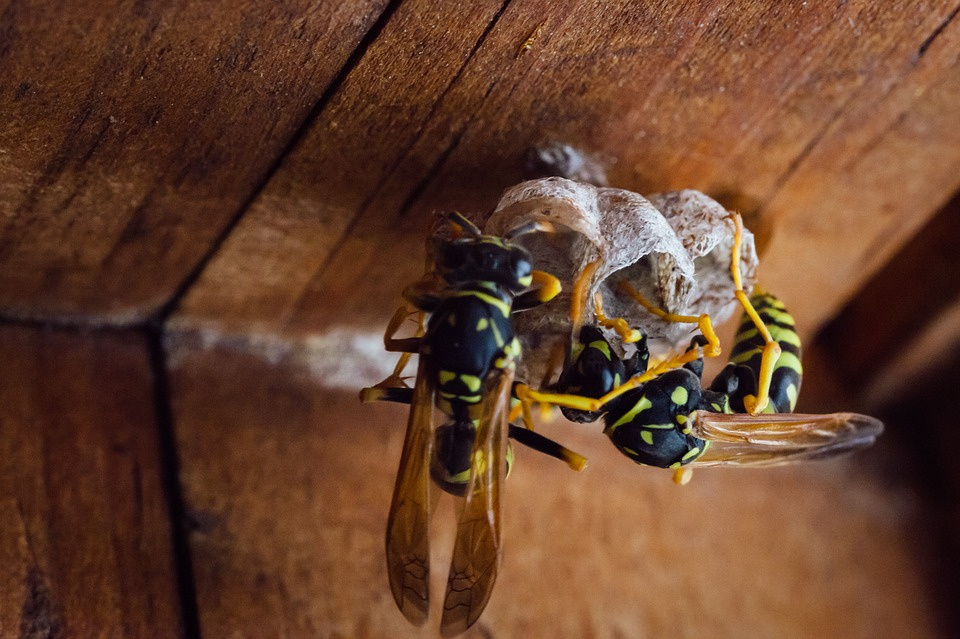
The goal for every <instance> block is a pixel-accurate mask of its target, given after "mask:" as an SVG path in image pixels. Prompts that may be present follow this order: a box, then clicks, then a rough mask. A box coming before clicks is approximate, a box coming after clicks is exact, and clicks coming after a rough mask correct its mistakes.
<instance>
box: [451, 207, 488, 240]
mask: <svg viewBox="0 0 960 639" xmlns="http://www.w3.org/2000/svg"><path fill="white" fill-rule="evenodd" d="M447 220H448V221H449V222H450V224H452V225H453V226H454V228H455V229H457V230H458V231H460V232H463V233H466V234H467V235H471V236H473V237H480V235H481V233H480V229H478V228H477V225H476V224H474V223H473V222H471V221H470V220H468V219H467V218H466V217H464V216H463V214H462V213H460V212H458V211H451V212H450V213H447Z"/></svg>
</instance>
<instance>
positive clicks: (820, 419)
mask: <svg viewBox="0 0 960 639" xmlns="http://www.w3.org/2000/svg"><path fill="white" fill-rule="evenodd" d="M693 432H694V434H695V435H696V436H697V437H701V438H703V439H707V440H710V447H709V448H707V451H706V452H705V453H704V454H703V455H701V456H700V457H699V458H697V460H696V461H695V462H693V463H694V464H695V465H697V466H718V465H721V464H738V465H750V466H775V465H777V464H788V463H792V462H798V461H808V460H817V459H828V458H830V457H837V456H839V455H843V454H845V453H849V452H852V451H855V450H859V449H861V448H866V447H867V446H870V445H871V444H873V442H874V441H876V439H877V437H878V436H879V435H880V433H882V432H883V423H881V422H880V421H879V420H877V419H874V418H873V417H868V416H867V415H858V414H857V413H831V414H827V415H805V414H803V413H774V414H763V415H756V416H751V415H746V414H740V413H737V414H733V415H729V414H723V413H710V412H706V411H699V412H698V413H697V419H696V420H695V422H694V425H693Z"/></svg>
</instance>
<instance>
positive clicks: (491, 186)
mask: <svg viewBox="0 0 960 639" xmlns="http://www.w3.org/2000/svg"><path fill="white" fill-rule="evenodd" d="M953 4H954V3H948V2H943V3H934V5H931V6H930V7H928V8H929V11H925V12H923V13H922V14H920V15H918V14H917V13H916V12H915V11H913V10H912V9H911V8H910V7H909V6H907V5H906V4H900V3H879V4H878V3H869V2H851V3H846V4H844V5H841V6H837V7H834V6H830V7H826V6H824V5H813V4H809V3H808V5H802V6H801V5H795V6H794V5H791V6H790V7H785V6H783V5H782V3H771V2H751V3H742V4H738V5H737V6H736V7H729V6H727V5H726V4H722V3H695V4H692V5H679V4H671V5H669V6H666V5H664V6H657V7H652V8H651V7H645V8H643V9H641V8H639V7H638V6H637V5H636V4H635V3H622V4H613V5H611V4H610V3H606V4H603V5H595V4H590V3H585V4H580V3H574V2H569V3H564V4H562V5H559V6H558V5H550V7H549V8H548V6H547V4H546V3H523V4H522V5H520V4H516V5H515V4H511V5H509V6H507V7H506V9H503V10H501V6H500V5H499V3H494V4H490V3H483V2H477V3H474V4H470V5H468V6H469V8H470V10H469V11H468V10H466V8H465V7H462V6H460V7H457V8H456V9H453V8H451V7H450V6H449V5H443V6H440V5H438V4H437V3H431V2H426V1H425V0H424V1H415V0H411V1H410V2H405V3H403V5H401V7H400V8H398V10H397V12H396V13H395V15H394V16H393V17H392V19H391V20H390V21H389V22H388V23H387V25H386V26H385V27H384V29H383V31H382V32H381V33H380V35H379V37H378V38H377V40H376V41H375V42H374V43H372V45H371V47H370V49H369V51H368V52H367V55H365V56H364V57H363V59H361V60H360V61H359V62H358V64H357V66H356V67H355V68H354V69H353V70H352V72H351V73H350V74H349V75H348V76H347V77H346V78H345V79H344V83H343V88H342V91H340V92H339V93H338V94H337V95H336V96H335V97H334V99H333V100H332V101H331V102H330V103H329V105H328V107H327V108H326V109H325V110H324V111H323V112H322V113H321V114H320V115H319V117H318V119H317V120H316V122H315V123H314V124H313V126H312V127H311V128H310V130H309V131H308V132H307V133H306V135H305V136H304V138H303V140H302V143H301V144H299V145H298V146H297V148H295V149H294V150H293V151H292V152H291V154H290V155H289V156H288V158H287V159H286V160H285V162H284V164H283V166H281V167H280V168H279V170H278V171H277V173H276V175H275V176H274V179H273V180H271V182H270V183H269V184H268V185H267V186H266V187H265V189H264V190H263V192H262V193H261V195H260V196H259V197H258V198H257V199H256V200H255V201H254V202H253V204H252V206H251V209H250V213H249V214H248V215H247V216H246V217H245V218H244V219H243V220H242V221H241V223H240V224H239V225H238V227H237V229H236V231H235V232H234V233H233V234H232V235H231V237H230V238H229V239H228V241H227V242H226V243H225V244H224V246H223V249H222V251H221V252H220V253H219V254H218V256H217V258H216V259H215V260H214V261H213V262H212V263H211V264H210V268H208V269H207V270H206V271H205V272H204V273H203V275H202V276H201V277H200V279H199V280H198V282H197V285H196V286H195V287H194V288H193V289H192V290H191V291H190V294H189V296H188V297H187V299H186V300H185V301H184V304H183V305H182V307H181V312H180V313H179V315H178V316H177V317H176V318H175V320H174V324H173V326H174V327H175V328H177V329H178V330H179V329H184V330H191V329H192V328H193V329H200V328H202V329H204V330H208V335H215V334H220V335H224V334H231V335H233V336H235V337H236V336H237V335H242V334H244V333H245V332H247V331H248V329H249V330H251V331H253V332H255V333H257V334H269V335H286V336H287V337H289V338H293V339H300V338H313V337H317V336H323V335H329V334H332V333H333V332H335V331H336V330H340V329H345V328H348V329H350V330H359V331H366V332H367V333H365V334H372V333H373V332H374V331H376V330H377V327H378V326H382V324H383V323H384V322H385V320H386V318H387V317H388V316H389V314H390V313H391V312H392V310H393V307H394V306H395V304H396V301H397V300H398V294H399V291H400V290H401V289H402V288H403V286H404V285H405V284H406V283H408V282H409V281H411V280H412V279H414V278H416V277H417V275H418V274H419V273H420V272H421V270H422V254H423V253H422V245H423V239H424V237H425V235H426V234H427V231H428V229H429V228H430V223H431V222H430V220H431V215H432V214H433V213H434V212H435V211H438V210H446V209H459V210H462V211H466V212H473V213H474V214H478V213H479V214H480V215H479V217H482V212H483V211H486V210H489V209H490V208H491V207H492V206H493V205H494V204H495V202H496V200H497V197H498V194H499V192H500V191H501V190H502V189H503V188H505V187H507V186H509V185H511V184H513V183H515V182H518V181H519V180H521V179H522V178H523V176H524V173H523V169H522V166H523V158H524V157H525V155H526V153H527V151H528V150H529V149H530V148H531V147H533V146H536V145H538V144H541V143H543V142H545V141H548V140H559V141H562V142H566V143H570V144H572V145H574V146H576V147H578V148H580V149H581V150H583V151H584V152H587V153H591V154H593V155H595V156H598V157H601V158H605V159H606V162H607V165H608V172H609V175H610V181H611V183H613V184H615V185H618V186H625V187H628V188H634V189H637V190H640V191H647V192H649V191H653V190H662V189H670V188H680V187H692V188H699V189H701V190H705V191H707V192H711V193H718V194H724V195H725V196H727V197H733V196H739V199H740V201H753V202H755V203H756V206H757V209H758V213H757V214H756V216H755V224H757V225H759V226H761V227H763V228H770V229H772V230H773V239H772V244H771V245H770V250H769V251H768V252H767V254H766V256H765V259H764V265H763V269H762V279H763V281H764V282H765V283H766V284H767V285H768V287H769V288H771V289H773V290H777V291H778V292H781V293H782V296H783V297H784V298H785V300H786V302H787V303H788V305H789V306H790V307H791V309H792V310H793V311H794V313H795V314H796V315H797V316H798V321H799V322H800V326H801V330H802V332H803V333H804V336H809V335H810V334H811V333H812V332H813V331H814V330H815V329H816V327H817V326H819V325H820V323H822V322H823V321H824V320H825V319H826V318H828V317H830V316H831V315H832V314H833V313H834V312H835V310H836V309H837V308H838V307H839V306H840V305H841V304H842V303H843V301H844V300H845V299H846V296H848V295H849V294H850V293H851V292H852V291H854V290H856V288H857V286H858V285H859V284H860V283H861V282H863V281H864V280H865V279H866V278H867V277H869V275H870V274H871V273H872V272H873V271H874V270H876V268H878V267H879V266H880V264H881V261H879V260H878V258H876V256H878V255H884V256H888V255H889V254H890V252H891V251H892V250H893V249H894V248H895V247H896V246H899V245H900V244H902V243H903V242H904V241H906V239H907V238H909V237H910V235H911V234H913V233H914V232H915V231H916V230H917V229H918V228H919V227H920V226H922V224H923V222H924V220H926V219H929V217H930V216H931V215H932V214H933V212H934V211H935V210H936V209H937V207H939V206H940V205H941V204H942V202H943V200H944V199H945V197H946V196H945V194H946V193H950V192H953V190H955V189H956V188H957V186H958V185H960V177H958V176H957V175H956V172H955V171H952V170H951V167H954V166H956V165H958V163H960V140H958V139H956V136H954V135H953V133H952V131H953V129H954V128H955V127H953V126H952V123H953V122H955V120H956V119H957V117H958V116H960V107H958V106H957V105H958V104H960V83H958V82H957V81H955V80H956V78H957V77H960V76H958V75H957V74H956V73H955V69H956V66H955V65H956V64H957V56H956V50H957V47H956V46H955V44H956V42H957V41H958V40H960V24H958V21H957V20H955V19H954V18H955V15H956V14H955V11H954V9H955V7H954V6H953ZM466 16H471V19H467V18H466ZM541 23H543V28H542V30H541V32H540V35H539V36H538V38H537V40H536V41H535V43H534V46H533V48H532V49H530V50H529V51H527V52H525V53H523V54H522V55H520V56H518V55H517V53H518V47H519V45H520V44H522V43H523V42H524V41H525V39H526V38H527V37H528V36H529V34H530V33H531V32H532V31H533V30H534V29H535V27H537V25H539V24H541ZM411 77H417V78H418V81H417V82H408V81H405V80H404V79H405V78H411ZM358 140H365V141H366V142H364V143H358V142H357V141H358ZM920 176H922V177H920ZM859 195H862V197H860V199H858V197H859ZM734 199H736V198H734ZM241 339H242V338H241ZM254 348H255V347H254Z"/></svg>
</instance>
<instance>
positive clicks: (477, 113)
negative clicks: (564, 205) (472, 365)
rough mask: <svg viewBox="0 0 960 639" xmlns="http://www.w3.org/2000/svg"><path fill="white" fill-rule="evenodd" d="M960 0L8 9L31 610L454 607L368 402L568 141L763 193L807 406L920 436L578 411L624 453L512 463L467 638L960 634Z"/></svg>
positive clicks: (775, 275) (16, 625) (119, 620)
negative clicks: (460, 266) (643, 435)
mask: <svg viewBox="0 0 960 639" xmlns="http://www.w3.org/2000/svg"><path fill="white" fill-rule="evenodd" d="M958 11H960V3H958V2H957V0H949V1H947V0H942V1H936V0H930V1H926V2H922V3H917V2H908V1H899V0H897V1H893V0H891V1H889V2H867V1H861V0H850V1H847V2H806V3H783V2H776V1H774V0H750V1H748V2H741V3H736V4H731V3H726V2H719V1H716V0H697V1H690V2H650V3H637V2H630V1H627V0H624V1H623V2H602V3H600V2H592V1H581V2H576V1H573V0H570V1H558V2H546V1H544V0H512V1H510V0H507V1H499V2H484V1H479V0H477V1H473V0H467V1H465V2H458V3H450V2H444V1H441V0H433V1H432V2H431V1H427V0H391V1H387V0H366V1H364V0H355V1H348V2H307V1H305V0H289V1H284V2H277V3H258V2H250V1H242V0H238V1H235V2H229V3H227V2H220V3H196V2H186V1H184V0H173V1H171V2H166V3H159V2H150V1H149V0H147V1H138V2H133V1H125V0H105V1H104V2H100V3H95V4H93V5H84V6H81V5H80V4H77V5H76V6H73V5H69V4H68V5H62V4H55V3H49V2H42V1H41V2H33V3H23V2H15V1H14V0H8V1H6V2H0V78H2V82H0V116H2V117H0V361H2V362H3V366H2V373H0V583H2V585H3V587H2V588H0V635H2V636H5V637H6V636H22V637H46V636H50V637H60V636H76V637H82V636H181V635H182V636H187V637H196V636H200V635H202V636H206V637H221V636H250V637H272V636H286V637H307V636H317V637H400V636H432V634H433V632H434V630H433V627H435V624H433V625H431V627H429V628H426V629H423V630H417V629H413V628H411V627H409V626H408V625H407V624H406V622H405V621H404V620H403V618H402V617H401V615H400V614H399V613H398V612H397V611H396V609H395V607H394V604H393V602H392V599H391V597H390V595H389V591H388V588H387V584H386V576H385V574H384V571H383V555H382V553H383V551H382V536H383V530H384V526H385V519H386V513H387V508H388V502H389V498H390V494H391V490H392V484H393V478H394V472H395V467H396V463H397V461H398V459H399V451H400V446H401V441H402V435H403V433H402V431H403V424H404V422H405V415H404V411H403V409H402V408H401V407H397V406H361V405H359V404H358V403H357V402H356V400H355V391H356V388H357V387H359V386H361V385H363V384H367V383H370V382H372V381H376V379H377V378H378V376H380V375H382V374H383V373H384V372H385V367H388V366H389V365H390V364H391V361H392V360H391V358H388V357H385V356H384V355H383V354H382V353H381V352H380V346H379V340H380V334H381V332H382V329H383V326H384V325H385V323H386V321H387V319H388V317H389V315H390V314H391V313H392V311H393V310H394V308H395V307H396V304H397V301H398V300H399V292H400V290H401V289H402V287H403V285H404V284H406V283H407V282H409V281H411V280H412V279H414V278H416V277H417V276H418V275H419V273H420V272H421V269H422V260H423V253H422V249H423V239H424V233H425V229H426V228H427V225H428V224H429V222H430V219H431V216H432V215H433V214H434V213H435V212H436V211H440V210H448V209H458V210H461V211H464V212H467V213H469V214H472V215H474V216H475V219H478V220H482V219H483V216H484V215H485V214H486V213H487V212H489V211H490V210H491V209H492V207H493V205H494V204H495V203H496V200H497V198H498V196H499V193H500V192H501V191H502V190H503V189H504V188H506V187H507V186H510V185H512V184H514V183H516V182H518V181H520V180H522V179H525V178H527V177H529V176H530V175H529V170H528V167H527V165H526V162H525V158H526V157H527V155H528V153H529V152H530V150H531V149H534V148H537V147H540V146H542V145H544V144H548V143H552V142H555V143H565V144H569V145H572V146H573V147H575V148H577V149H579V150H580V151H582V152H583V153H585V154H588V155H589V156H591V157H593V158H595V159H596V160H597V161H598V162H599V163H600V165H601V166H602V167H603V168H604V170H605V172H606V175H607V178H608V181H609V183H610V184H611V185H612V186H618V187H623V188H629V189H632V190H636V191H639V192H647V193H648V192H653V191H662V190H668V189H676V188H696V189H700V190H702V191H705V192H707V193H709V194H712V195H714V196H715V197H718V198H720V199H721V200H722V201H724V202H726V203H728V204H729V205H731V206H737V207H739V208H740V209H741V210H742V211H743V212H744V213H745V216H746V219H747V223H748V225H749V226H750V227H751V228H752V229H754V230H755V231H756V232H757V233H758V236H759V238H760V240H761V247H762V248H763V254H762V268H761V273H762V276H761V277H762V281H763V282H764V285H765V286H766V287H767V288H769V289H770V290H773V291H776V292H777V293H778V294H780V295H781V296H782V297H783V299H784V300H785V301H786V302H787V304H788V306H789V307H790V308H791V310H792V311H793V312H794V315H795V316H796V318H797V320H798V323H799V324H800V326H801V329H802V333H803V336H804V338H805V339H806V341H807V343H808V344H810V345H811V348H810V351H809V352H810V355H809V357H808V361H807V376H806V379H805V385H806V386H805V389H804V393H803V395H802V397H801V408H802V409H804V410H806V411H829V410H837V409H856V410H859V411H861V412H868V413H873V414H877V415H878V416H881V417H883V418H884V419H886V420H887V422H888V431H887V434H885V435H884V437H883V439H882V441H881V443H880V444H879V445H878V446H877V447H875V448H874V449H872V450H871V451H868V452H866V453H864V454H861V455H858V456H856V457H854V458H850V459H847V460H842V461H837V462H830V463H826V464H822V465H812V466H802V467H797V468H787V469H777V470H770V471H726V472H724V471H698V473H697V474H696V477H695V479H694V481H693V483H692V484H691V485H689V486H687V487H685V488H683V489H678V488H676V487H674V486H673V485H671V484H670V482H669V479H668V477H667V476H666V475H665V474H664V473H662V472H657V471H655V470H652V469H641V468H638V467H635V466H633V465H632V464H631V463H630V462H628V461H627V460H626V459H625V458H622V457H620V456H619V455H618V454H617V453H616V452H615V451H614V450H613V448H612V447H610V446H609V444H607V443H606V442H605V440H603V438H602V437H601V436H600V435H599V434H598V433H597V432H596V431H595V430H591V429H588V428H586V427H581V426H573V425H569V424H563V423H560V422H557V423H554V424H552V425H550V426H548V427H547V429H548V432H549V433H550V434H552V435H554V436H555V437H557V438H558V439H562V440H563V441H564V442H565V443H568V445H569V446H571V447H576V448H577V449H578V450H580V451H581V452H584V453H585V454H587V455H588V456H589V457H590V459H591V466H590V468H589V469H588V470H587V471H586V472H585V473H583V474H581V475H574V474H572V473H570V472H569V471H567V470H566V469H565V468H563V467H560V466H559V465H558V464H556V463H555V462H552V461H551V460H543V459H537V456H535V455H523V456H522V457H521V458H520V461H519V463H518V464H517V469H516V472H515V473H514V474H513V476H512V477H511V480H510V483H509V487H508V496H507V500H508V505H507V518H508V519H507V530H506V533H505V534H506V539H507V551H506V553H507V554H506V558H505V562H504V566H503V570H502V576H501V579H500V581H499V583H498V584H497V588H496V590H495V593H494V596H493V599H492V601H491V603H490V606H489V608H488V610H487V612H486V613H485V615H484V616H483V617H482V618H481V621H480V623H479V624H478V626H477V627H476V628H474V629H473V630H472V631H471V633H470V634H471V636H487V637H489V636H494V637H519V636H524V637H535V636H544V637H546V636H549V637H639V636H665V635H669V636H675V637H694V636H697V637H700V636H716V637H769V636H778V637H871V638H872V637H905V636H911V637H939V636H956V634H955V633H958V632H960V623H958V618H957V614H958V612H957V609H956V606H955V603H956V591H957V586H958V578H957V574H958V572H957V568H958V567H960V562H958V549H960V544H958V543H957V539H958V535H960V508H958V493H960V473H958V472H957V470H956V467H955V466H954V465H953V464H952V463H951V457H952V452H953V451H952V446H951V444H952V439H951V437H952V434H953V432H954V431H955V429H956V428H957V426H958V423H957V422H958V420H957V418H956V415H955V409H954V408H953V405H954V403H955V401H956V400H955V398H956V396H957V391H958V390H960V388H958V384H957V382H956V375H957V370H958V368H960V259H958V257H957V247H958V246H960V196H958V195H957V194H958V192H960V127H958V126H957V123H958V122H960V18H958V17H957V15H958ZM535 31H536V32H537V37H536V38H535V39H533V41H532V42H531V46H530V47H529V50H525V51H522V52H521V51H520V47H521V45H522V44H523V43H524V42H525V41H526V40H527V38H528V37H529V36H530V35H531V34H532V33H534V32H535ZM442 514H443V513H441V515H442ZM441 523H448V522H441ZM451 532H452V524H451V525H449V526H442V527H441V529H440V530H438V535H439V536H440V537H441V538H442V536H443V535H444V533H446V534H448V535H449V534H450V533H451Z"/></svg>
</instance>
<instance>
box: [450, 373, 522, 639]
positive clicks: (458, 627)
mask: <svg viewBox="0 0 960 639" xmlns="http://www.w3.org/2000/svg"><path fill="white" fill-rule="evenodd" d="M512 383H513V371H512V370H509V369H508V370H506V371H504V372H502V373H500V374H498V375H494V376H493V377H492V378H491V379H490V380H489V382H488V383H487V388H486V389H485V394H484V400H483V401H484V404H483V408H482V410H481V416H480V420H479V422H478V425H477V435H476V441H475V442H474V446H473V456H472V462H471V473H470V483H469V484H468V486H467V492H466V497H465V499H464V503H463V510H462V511H461V513H460V522H459V523H458V524H457V540H456V542H455V544H454V548H453V559H452V560H451V562H450V576H449V578H448V580H447V594H446V598H445V599H444V602H443V617H442V619H441V620H440V633H441V634H443V635H444V636H452V635H455V634H459V633H461V632H463V631H465V630H466V629H467V628H469V627H470V626H471V625H473V623H474V622H475V621H476V620H477V619H478V618H479V617H480V613H482V612H483V609H484V608H485V607H486V605H487V601H489V599H490V594H491V593H492V592H493V584H494V581H495V580H496V578H497V571H498V570H499V568H500V557H501V555H502V553H503V546H502V540H501V536H500V522H501V494H502V493H501V486H502V484H503V479H504V478H505V477H506V474H507V436H508V428H507V426H508V422H507V417H508V415H509V413H510V387H511V385H512Z"/></svg>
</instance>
